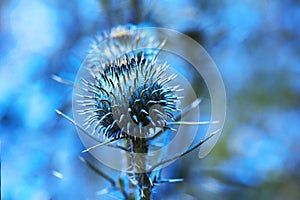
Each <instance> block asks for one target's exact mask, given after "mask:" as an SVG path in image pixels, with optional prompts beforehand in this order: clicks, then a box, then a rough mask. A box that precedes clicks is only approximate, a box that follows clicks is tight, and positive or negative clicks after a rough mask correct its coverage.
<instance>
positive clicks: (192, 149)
mask: <svg viewBox="0 0 300 200" xmlns="http://www.w3.org/2000/svg"><path fill="white" fill-rule="evenodd" d="M219 131H220V129H218V130H216V131H214V132H212V133H211V134H210V135H209V136H208V137H207V138H205V139H204V140H202V141H200V142H199V143H198V144H196V145H194V146H193V147H192V148H189V149H187V150H186V151H184V152H183V153H181V154H179V155H177V156H175V157H173V158H170V159H167V160H164V161H162V162H160V163H157V164H155V165H153V166H152V167H151V168H150V169H149V170H148V171H150V172H151V171H153V170H154V169H155V168H157V167H159V166H161V165H163V164H166V163H169V162H172V161H173V160H176V159H178V158H180V157H183V156H185V155H186V154H188V153H190V152H192V151H194V150H195V149H197V148H198V147H200V146H201V145H202V144H203V143H204V142H206V141H208V140H209V139H210V138H212V137H213V136H214V135H215V134H216V133H217V132H219Z"/></svg>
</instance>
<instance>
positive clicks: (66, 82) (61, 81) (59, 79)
mask: <svg viewBox="0 0 300 200" xmlns="http://www.w3.org/2000/svg"><path fill="white" fill-rule="evenodd" d="M51 78H52V79H53V80H55V81H56V82H58V83H62V84H65V85H68V86H71V87H74V83H73V82H71V81H69V80H66V79H63V78H61V77H59V76H57V75H55V74H52V75H51Z"/></svg>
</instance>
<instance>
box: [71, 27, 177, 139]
mask: <svg viewBox="0 0 300 200" xmlns="http://www.w3.org/2000/svg"><path fill="white" fill-rule="evenodd" d="M101 39H102V41H101V42H100V39H98V45H96V44H94V45H93V47H92V50H91V52H90V54H89V56H88V60H87V62H86V65H87V66H85V67H87V68H88V70H89V72H90V74H91V75H92V76H91V77H92V78H89V79H85V78H82V79H81V83H80V87H81V90H79V91H80V92H79V93H78V94H77V95H78V96H79V97H80V98H81V99H80V100H78V101H77V102H78V103H79V106H80V107H81V109H79V110H78V113H79V114H81V115H85V122H84V124H83V125H84V126H85V128H86V129H88V128H91V129H92V131H91V134H98V135H101V134H103V135H104V136H106V137H107V138H115V139H117V138H120V137H129V136H130V137H147V136H149V135H150V134H153V133H155V132H156V131H157V130H158V129H162V128H164V127H166V126H167V121H170V120H173V118H174V114H173V113H174V112H175V111H176V110H177V109H178V103H179V100H178V98H177V96H176V95H175V91H177V88H178V87H173V86H170V84H169V83H170V82H172V80H173V79H174V78H175V77H176V75H175V74H172V75H170V76H169V75H167V73H166V70H167V69H168V65H167V64H166V63H164V64H161V63H158V62H157V59H156V57H157V52H158V50H159V49H157V48H158V47H159V46H160V45H161V44H160V43H157V42H156V43H153V39H149V38H148V37H146V36H145V35H144V34H142V33H138V30H135V29H134V28H133V27H120V28H117V29H113V30H112V32H111V33H110V34H105V36H104V37H102V38H101ZM141 44H143V45H144V46H145V45H146V46H147V47H152V48H150V49H149V48H142V45H141ZM154 47H155V48H154ZM153 49H154V50H153ZM105 52H110V53H107V54H106V53H105Z"/></svg>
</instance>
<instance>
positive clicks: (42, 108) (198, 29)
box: [0, 0, 300, 199]
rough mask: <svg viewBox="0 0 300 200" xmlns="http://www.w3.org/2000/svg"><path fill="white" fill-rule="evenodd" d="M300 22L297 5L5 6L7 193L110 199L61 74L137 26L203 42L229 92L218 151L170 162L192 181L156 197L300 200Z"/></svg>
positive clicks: (0, 100)
mask: <svg viewBox="0 0 300 200" xmlns="http://www.w3.org/2000/svg"><path fill="white" fill-rule="evenodd" d="M299 19H300V2H299V1H297V0H286V1H271V0H262V1H250V0H243V1H233V0H228V1H196V0H187V1H170V0H162V1H150V0H143V1H137V0H132V1H130V0H124V1H115V0H113V1H108V0H101V1H96V0H88V1H83V0H75V1H59V0H46V1H40V0H28V1H24V0H4V1H0V20H1V21H0V26H1V29H0V52H1V54H0V104H1V109H0V120H1V124H0V132H1V147H2V151H1V163H2V166H1V167H2V168H1V169H2V170H1V181H2V183H1V189H2V190H1V196H2V198H3V199H96V198H97V199H105V197H104V195H101V194H100V193H101V192H100V193H99V191H102V192H103V190H102V189H103V188H105V187H108V186H109V184H108V182H106V181H105V180H103V179H102V178H101V177H100V176H96V175H95V172H94V171H92V170H90V169H89V167H88V166H86V165H85V164H84V163H83V162H81V161H80V160H79V158H78V156H79V155H80V152H81V150H82V149H83V148H84V147H83V146H82V144H81V142H80V140H79V138H78V137H77V135H76V130H75V128H74V127H73V126H72V125H71V124H69V123H68V122H66V121H64V120H63V119H61V118H59V117H58V116H57V115H56V114H55V108H60V109H62V110H63V111H65V112H66V113H68V114H69V115H71V105H70V102H71V92H72V88H68V87H67V86H64V85H60V84H58V83H56V82H54V81H53V80H52V79H51V75H52V74H59V75H60V76H62V77H64V78H66V79H69V80H71V81H73V80H74V78H75V75H76V71H77V70H78V68H79V66H80V63H81V61H82V60H83V59H84V57H85V55H86V51H87V50H88V48H89V44H90V41H91V39H92V38H93V36H94V35H95V34H96V33H97V32H99V31H102V30H105V29H109V28H111V27H113V26H116V25H119V24H127V23H132V24H137V25H140V26H158V27H165V28H171V29H175V30H177V31H180V32H183V33H185V34H187V35H189V36H190V37H192V38H194V39H195V40H197V41H198V42H199V43H200V44H202V45H203V46H204V47H205V49H206V50H207V51H208V53H209V54H210V55H211V56H212V58H213V59H214V60H215V62H216V64H217V66H218V67H219V70H220V72H221V74H222V76H223V79H224V82H225V86H226V89H227V98H228V108H227V121H226V126H225V129H224V133H223V135H222V136H221V139H220V141H219V142H218V144H217V145H216V147H215V149H214V150H213V151H212V152H211V153H210V154H209V155H208V156H207V157H206V158H205V159H203V160H199V159H198V157H197V152H194V153H192V154H190V155H188V156H186V157H185V158H183V159H182V160H179V161H177V162H176V163H174V164H172V165H171V166H169V167H168V169H167V170H166V172H165V176H167V177H174V176H176V177H178V178H181V177H183V178H184V179H185V181H184V182H183V183H176V184H166V185H162V186H160V187H158V188H157V193H156V194H155V197H157V198H158V197H160V198H161V197H163V198H164V199H300V192H299V187H300V174H299V167H300V165H299V163H300V156H299V152H300V146H299V145H298V141H299V140H300V134H299V130H300V115H299V113H300V103H299V102H300V101H299V99H300V68H299V67H300V62H299V55H300V28H299ZM193 84H194V86H195V87H200V86H199V85H197V84H198V83H193ZM84 156H86V157H87V159H89V160H90V162H92V163H94V164H95V165H96V166H97V167H99V168H101V169H103V170H104V171H105V172H106V173H108V174H111V175H112V176H115V177H116V176H117V175H118V172H116V171H114V170H111V169H109V168H107V167H105V166H103V165H101V164H100V163H97V161H95V160H93V158H92V157H90V156H89V155H84ZM186 163H188V165H187V164H186ZM170 191H172V192H170ZM107 198H108V199H110V197H107Z"/></svg>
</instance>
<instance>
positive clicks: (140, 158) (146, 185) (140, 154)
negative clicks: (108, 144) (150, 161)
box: [132, 138, 152, 200]
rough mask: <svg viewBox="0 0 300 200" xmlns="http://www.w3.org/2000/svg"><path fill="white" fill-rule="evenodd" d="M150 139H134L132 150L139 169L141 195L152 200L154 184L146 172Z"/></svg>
mask: <svg viewBox="0 0 300 200" xmlns="http://www.w3.org/2000/svg"><path fill="white" fill-rule="evenodd" d="M148 148H149V146H148V141H147V139H146V138H135V139H132V150H133V153H134V154H135V155H134V163H133V164H134V167H135V168H136V170H137V171H138V173H136V174H135V178H136V181H137V182H138V188H139V197H138V199H141V200H150V199H151V194H152V184H151V181H150V177H149V174H148V173H147V172H146V158H147V157H146V156H145V155H147V153H148Z"/></svg>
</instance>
